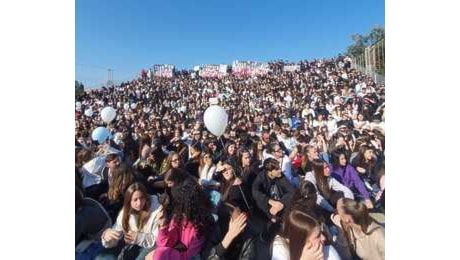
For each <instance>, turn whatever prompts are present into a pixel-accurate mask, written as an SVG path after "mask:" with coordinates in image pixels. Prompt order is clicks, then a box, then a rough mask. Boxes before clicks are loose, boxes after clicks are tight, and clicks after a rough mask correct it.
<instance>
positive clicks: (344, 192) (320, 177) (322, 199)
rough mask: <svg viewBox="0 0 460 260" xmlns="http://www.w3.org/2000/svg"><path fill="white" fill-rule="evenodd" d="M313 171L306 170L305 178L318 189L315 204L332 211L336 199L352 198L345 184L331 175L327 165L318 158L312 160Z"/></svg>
mask: <svg viewBox="0 0 460 260" xmlns="http://www.w3.org/2000/svg"><path fill="white" fill-rule="evenodd" d="M312 169H313V172H307V174H306V175H305V180H307V181H310V182H311V183H313V184H314V185H315V186H316V189H317V190H318V199H317V204H318V205H319V206H320V207H321V208H323V209H324V210H326V211H328V212H334V208H335V206H336V204H337V201H338V200H339V199H340V198H342V197H346V198H350V199H354V196H353V193H352V192H351V190H350V189H348V188H347V187H346V186H344V185H343V184H341V183H340V182H338V181H337V180H336V179H334V178H333V177H331V171H330V168H329V165H328V164H327V163H326V162H325V161H323V160H320V159H314V160H313V161H312Z"/></svg>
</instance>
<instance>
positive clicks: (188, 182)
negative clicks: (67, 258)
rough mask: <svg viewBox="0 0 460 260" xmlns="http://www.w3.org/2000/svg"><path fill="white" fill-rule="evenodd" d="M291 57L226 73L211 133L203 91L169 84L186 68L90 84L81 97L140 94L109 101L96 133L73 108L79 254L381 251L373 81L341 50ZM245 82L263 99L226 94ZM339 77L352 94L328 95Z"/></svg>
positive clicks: (377, 106)
mask: <svg viewBox="0 0 460 260" xmlns="http://www.w3.org/2000/svg"><path fill="white" fill-rule="evenodd" d="M280 64H282V63H280V62H277V63H275V64H274V65H273V66H275V65H277V66H278V65H280ZM345 64H346V63H345ZM302 69H303V71H301V72H298V73H297V72H289V73H285V72H279V73H276V74H273V75H269V76H267V77H265V78H264V77H261V78H258V79H245V80H243V81H244V82H242V81H241V79H239V78H236V77H231V76H230V77H229V78H227V79H224V80H227V82H230V83H229V84H227V85H230V88H231V90H233V94H232V98H233V97H234V96H236V97H235V98H233V99H229V100H226V99H225V98H224V99H222V103H223V106H224V107H226V109H228V111H227V112H228V113H229V126H228V127H227V130H226V132H225V133H224V135H223V136H221V137H215V136H213V135H212V134H211V133H210V132H209V131H207V129H206V127H205V125H204V124H203V121H202V113H200V112H199V111H200V110H203V108H205V107H206V105H207V103H206V101H204V100H205V99H199V100H194V101H192V100H190V99H187V98H184V96H183V95H182V93H180V94H178V91H174V90H172V87H171V86H172V85H174V84H176V83H179V85H180V83H187V82H192V81H191V76H190V75H188V74H181V75H178V76H176V77H175V78H173V79H169V83H171V85H168V86H166V85H167V83H168V80H165V79H155V80H154V81H150V79H137V80H135V82H134V84H129V86H128V87H127V85H126V84H125V85H122V86H118V87H115V88H111V89H105V90H101V91H94V92H89V93H87V95H86V96H84V97H83V99H82V100H81V103H83V106H89V105H92V106H94V107H97V106H98V105H99V103H100V102H102V103H104V104H106V102H109V100H108V99H107V97H109V99H111V98H114V99H113V100H110V102H112V104H113V103H114V102H115V101H116V99H118V98H120V100H131V99H135V100H136V101H137V107H136V108H134V109H132V108H129V109H128V111H125V112H123V110H124V108H123V107H120V108H119V109H118V110H117V112H118V113H119V114H118V116H117V119H116V120H115V122H113V123H112V124H111V125H109V126H108V128H109V129H110V130H111V131H112V133H113V138H112V139H111V140H108V141H107V142H106V143H104V144H100V145H98V144H96V143H95V142H93V141H91V140H90V134H89V133H88V132H89V130H90V129H91V128H92V127H94V126H95V125H97V124H99V123H100V122H99V121H98V119H97V117H96V116H93V117H88V116H85V115H82V114H81V113H80V112H81V110H82V108H79V109H77V110H76V116H77V117H76V122H77V126H76V158H75V161H76V167H75V176H76V188H75V189H76V202H75V208H76V209H75V210H76V213H75V214H76V237H75V239H76V241H75V243H76V258H77V259H149V260H151V259H384V258H385V246H384V224H382V223H380V222H377V221H376V220H374V219H373V218H372V217H371V215H372V213H375V212H379V213H381V214H384V209H385V170H384V169H385V168H384V162H385V159H384V157H385V142H384V141H385V140H384V139H385V138H384V98H382V95H384V92H382V91H381V90H382V89H383V90H384V88H382V87H380V88H378V91H376V88H377V86H375V83H373V82H372V80H369V79H368V78H365V77H364V76H363V75H360V74H359V73H357V72H356V71H354V70H353V69H351V68H350V67H347V66H346V65H344V63H343V62H342V61H340V59H338V60H332V61H324V60H316V61H313V62H303V63H302ZM340 73H342V74H343V73H346V74H347V76H346V77H345V76H343V75H342V74H340ZM337 75H341V77H342V78H341V79H342V80H339V78H340V77H337ZM329 76H332V77H329ZM318 78H319V80H320V81H321V80H322V79H325V81H324V82H322V83H324V84H319V85H316V84H317V81H318ZM330 79H332V81H330ZM344 79H346V80H344ZM355 79H356V81H355ZM194 80H196V82H197V83H194V84H197V85H199V86H202V85H206V86H207V85H208V83H210V84H209V85H210V86H213V84H214V83H216V82H217V83H222V82H223V80H222V79H201V78H198V79H196V78H195V79H194ZM246 81H247V82H246ZM224 82H225V81H224ZM329 83H330V84H331V85H330V84H329ZM194 84H191V85H190V86H188V87H185V85H183V86H180V87H182V88H185V89H184V91H185V92H187V91H191V92H190V93H194V88H193V86H197V85H194ZM278 84H280V85H281V86H280V85H278ZM179 85H178V86H179ZM296 85H298V88H296V87H295V86H296ZM256 86H257V89H258V90H262V92H260V94H262V96H259V98H260V97H261V98H262V99H260V100H258V101H260V103H263V104H258V103H257V104H252V105H251V104H249V103H248V102H249V101H251V100H250V99H245V98H246V97H244V95H241V96H238V95H236V94H238V93H240V94H243V92H245V91H248V90H250V89H251V88H255V87H256ZM283 86H285V88H284V87H283ZM131 87H134V88H131ZM215 88H217V89H219V84H216V86H215ZM348 88H350V89H353V90H354V95H355V96H353V97H351V98H350V99H347V97H346V96H345V97H342V96H341V95H338V93H339V92H341V90H343V89H347V90H348ZM132 90H134V91H133V92H131V91H132ZM136 90H139V92H136ZM279 90H282V91H283V92H284V93H283V94H285V97H290V98H292V100H291V99H290V98H288V99H284V100H283V101H281V99H279V98H278V97H276V94H275V93H276V91H279ZM251 91H252V89H251ZM251 91H249V95H250V93H256V92H257V90H254V92H251ZM179 92H180V91H179ZM269 92H271V93H272V95H269V94H268V93H269ZM351 92H353V91H351ZM245 93H248V92H245ZM334 93H335V94H334ZM138 94H139V95H138ZM147 94H148V98H147V99H151V100H152V101H149V102H145V100H147V99H145V95H147ZM297 94H299V95H301V96H300V98H299V96H297ZM336 94H337V95H336ZM334 95H335V96H334ZM138 96H139V97H138ZM331 96H332V97H331ZM173 97H177V98H173ZM264 97H268V99H266V100H264ZM337 97H338V98H337ZM104 98H105V99H106V100H104ZM141 100H144V101H141ZM294 100H296V101H298V102H296V101H294ZM328 100H332V101H331V102H332V104H335V103H336V105H334V106H332V107H331V106H328V102H329V101H328ZM345 100H348V101H345ZM163 101H168V102H170V101H174V104H171V103H165V102H163ZM184 101H185V103H187V102H189V103H193V104H192V105H190V106H187V107H186V109H185V111H182V110H181V109H180V108H181V107H182V104H185V103H183V102H184ZM309 101H312V102H309ZM153 102H158V103H159V104H160V105H159V106H157V105H158V104H155V103H153ZM200 102H201V103H200ZM237 102H241V103H240V104H239V106H240V107H241V108H242V110H241V111H239V110H237V106H234V105H237V104H236V103H237ZM115 103H116V102H115ZM277 103H282V104H277ZM187 104H188V103H187ZM311 104H314V105H313V106H311ZM355 104H356V105H355ZM101 106H102V105H101ZM246 106H248V108H247V109H246ZM337 107H338V109H337ZM157 108H158V109H157ZM176 108H179V109H178V110H179V111H180V112H177V110H176ZM200 108H201V109H200ZM259 108H260V109H262V111H259ZM83 109H84V108H83ZM147 111H148V112H147Z"/></svg>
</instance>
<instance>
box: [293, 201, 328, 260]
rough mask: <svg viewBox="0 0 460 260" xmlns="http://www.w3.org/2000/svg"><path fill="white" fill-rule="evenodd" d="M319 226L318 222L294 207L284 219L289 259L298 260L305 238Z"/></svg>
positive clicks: (299, 207) (299, 208)
mask: <svg viewBox="0 0 460 260" xmlns="http://www.w3.org/2000/svg"><path fill="white" fill-rule="evenodd" d="M320 225H321V224H320V222H319V221H318V220H316V219H315V218H313V217H312V216H310V215H309V214H307V213H305V211H304V210H303V209H302V207H301V206H294V207H293V208H292V210H291V212H289V214H288V215H287V217H286V222H285V230H286V238H287V239H289V254H290V256H291V259H300V256H301V255H302V250H303V248H304V246H305V242H306V240H307V238H308V237H309V236H310V235H311V234H312V233H313V230H314V229H315V228H316V227H319V226H320Z"/></svg>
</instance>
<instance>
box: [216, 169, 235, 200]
mask: <svg viewBox="0 0 460 260" xmlns="http://www.w3.org/2000/svg"><path fill="white" fill-rule="evenodd" d="M224 165H228V166H230V167H232V171H233V174H232V178H231V179H230V180H226V179H225V178H222V183H221V184H222V185H221V187H220V194H222V199H221V200H222V201H227V198H228V193H229V192H230V189H231V188H232V184H233V182H234V181H235V179H236V172H235V167H234V166H233V165H232V164H230V163H228V162H226V163H224ZM224 171H226V170H224ZM222 175H223V173H222Z"/></svg>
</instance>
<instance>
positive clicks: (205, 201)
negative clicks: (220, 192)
mask: <svg viewBox="0 0 460 260" xmlns="http://www.w3.org/2000/svg"><path fill="white" fill-rule="evenodd" d="M171 196H172V200H173V201H174V205H172V206H173V210H172V216H171V218H174V220H175V221H176V223H178V225H182V220H183V219H184V218H185V219H186V220H188V221H190V222H191V223H192V224H193V226H194V227H195V228H196V229H197V231H198V237H203V236H205V235H206V233H207V231H208V226H209V225H208V224H209V218H208V217H209V214H210V212H211V200H210V198H209V195H208V193H206V192H204V191H203V189H202V188H201V186H200V185H199V184H198V183H197V182H196V181H195V180H193V179H192V178H188V179H187V180H186V181H184V182H183V183H182V184H181V185H178V186H174V187H173V188H172V189H171Z"/></svg>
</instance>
